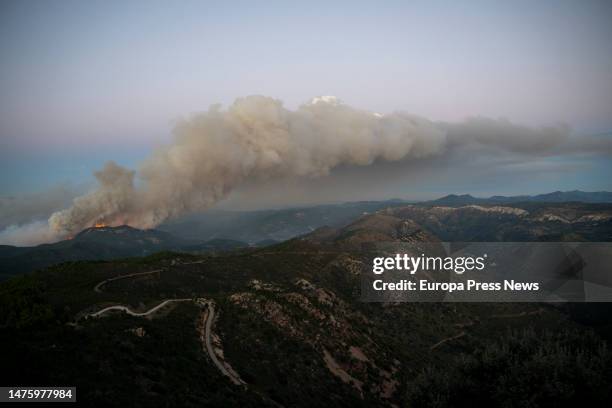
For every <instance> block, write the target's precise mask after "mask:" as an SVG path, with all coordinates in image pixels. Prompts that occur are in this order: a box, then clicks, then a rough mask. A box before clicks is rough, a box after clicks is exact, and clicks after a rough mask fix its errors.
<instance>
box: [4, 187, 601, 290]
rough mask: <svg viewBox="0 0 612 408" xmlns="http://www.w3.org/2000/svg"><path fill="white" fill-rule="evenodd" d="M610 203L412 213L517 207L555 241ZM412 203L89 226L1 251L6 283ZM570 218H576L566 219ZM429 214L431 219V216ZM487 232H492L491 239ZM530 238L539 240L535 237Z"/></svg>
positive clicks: (256, 237)
mask: <svg viewBox="0 0 612 408" xmlns="http://www.w3.org/2000/svg"><path fill="white" fill-rule="evenodd" d="M568 202H575V203H584V204H576V205H577V206H579V207H580V208H574V207H572V208H566V209H563V208H556V209H554V210H551V209H549V208H548V207H549V206H548V205H547V203H558V204H561V203H568ZM604 203H612V193H609V192H592V193H589V192H583V191H568V192H560V191H557V192H554V193H549V194H540V195H536V196H526V195H525V196H513V197H504V196H493V197H489V198H477V197H473V196H471V195H448V196H446V197H442V198H440V199H437V200H433V201H425V202H421V203H412V205H411V206H410V207H411V208H413V210H411V214H412V216H413V217H415V219H416V218H418V217H419V216H420V215H422V214H421V212H419V211H417V209H419V208H423V209H424V208H427V207H430V206H446V207H462V206H469V205H481V206H485V207H486V206H496V205H497V206H499V205H504V206H512V207H514V208H515V210H512V211H514V212H523V213H524V212H530V213H531V214H532V215H533V216H534V217H536V215H537V217H536V218H537V220H536V219H534V220H531V218H532V217H528V218H529V225H532V223H533V222H537V223H539V224H538V225H539V226H540V228H541V227H542V226H546V225H553V226H554V228H553V229H552V230H551V231H549V232H548V233H549V234H550V237H549V239H559V237H561V235H559V234H561V233H563V234H569V233H571V232H572V231H577V230H576V228H578V226H579V225H583V224H584V222H582V221H581V222H578V223H575V222H574V221H573V218H572V217H573V216H575V215H576V214H578V213H579V214H581V216H584V217H585V218H583V219H584V220H587V221H588V220H590V218H589V217H596V218H597V217H599V218H597V219H593V220H594V221H598V222H600V221H601V220H600V218H601V217H603V218H605V219H606V220H607V219H608V218H609V217H608V212H605V211H608V208H607V207H609V206H607V207H606V208H604V209H601V208H595V207H597V206H605V204H604ZM408 204H410V203H408V202H406V201H402V200H387V201H360V202H351V203H343V204H335V205H318V206H312V207H303V208H290V209H280V210H262V211H242V212H240V211H219V210H212V211H209V212H206V213H202V214H194V215H190V216H188V217H184V218H182V219H179V220H176V221H172V222H167V223H165V224H162V225H160V226H159V228H158V229H151V230H139V229H136V228H132V227H129V226H127V225H124V226H119V227H102V228H88V229H85V230H83V231H82V232H81V233H79V234H78V235H77V236H75V237H74V238H73V239H70V240H65V241H60V242H56V243H53V244H43V245H39V246H36V247H14V246H8V245H0V280H2V279H5V278H8V277H10V276H13V275H15V274H19V273H24V272H29V271H32V270H36V269H40V268H44V267H46V266H49V265H53V264H57V263H60V262H66V261H79V260H108V259H117V258H125V257H134V256H146V255H150V254H152V253H155V252H160V251H178V252H191V253H210V252H219V251H227V250H234V249H239V248H246V247H263V246H267V245H271V244H274V243H277V242H281V241H286V240H289V239H291V238H294V237H297V236H301V235H306V234H309V233H311V232H313V231H315V230H317V229H318V228H321V227H324V226H326V227H331V228H334V229H337V228H342V227H344V226H346V225H348V224H349V223H351V222H353V221H355V220H356V219H358V218H360V217H362V216H364V215H368V214H372V213H376V212H379V211H381V210H385V209H394V208H398V207H405V206H407V205H408ZM536 207H538V208H536ZM566 207H567V206H566ZM602 210H603V211H604V212H605V213H604V214H603V215H601V211H602ZM512 211H511V212H512ZM566 212H570V213H571V214H566ZM474 214H476V215H477V217H476V218H475V219H476V220H477V221H476V223H477V224H478V223H480V222H481V221H482V220H485V218H484V216H483V215H481V214H480V212H476V213H475V212H474V210H473V209H469V208H468V209H466V210H465V211H463V210H462V211H459V212H456V213H453V215H452V217H453V218H460V219H461V221H462V224H461V225H457V227H456V228H455V229H456V230H457V231H459V232H461V233H460V234H459V235H457V234H455V235H452V236H451V235H449V236H445V235H444V234H442V236H444V237H445V239H450V240H452V239H459V238H461V239H469V238H471V236H469V234H468V233H471V232H473V230H474V228H476V227H475V226H474V225H472V224H470V223H471V222H472V221H471V220H472V219H474ZM492 214H493V216H492V217H493V218H491V216H489V218H491V219H492V221H491V222H490V223H489V222H488V221H487V223H486V228H484V227H482V225H480V224H478V227H477V228H476V230H477V231H478V232H479V234H480V235H478V236H479V237H480V238H483V237H485V236H486V237H487V239H491V237H492V236H493V235H492V234H494V233H495V231H497V230H498V229H499V228H500V226H499V220H498V216H499V214H498V212H494V213H492ZM594 214H597V215H594ZM426 215H428V216H431V214H426ZM436 216H437V215H436ZM430 218H431V217H430ZM487 219H488V218H487ZM576 219H578V218H576ZM519 220H520V222H524V221H526V220H523V218H517V219H516V220H515V219H510V220H509V224H508V225H509V227H508V228H510V229H512V230H515V229H517V228H518V227H517V225H515V224H516V223H517V222H519ZM418 222H420V223H423V224H422V225H425V226H427V227H428V228H430V229H431V230H433V231H436V233H440V231H441V230H440V229H439V228H434V226H433V225H429V224H428V223H427V222H425V221H424V220H419V221H418ZM449 222H450V219H448V218H443V219H441V220H440V221H439V223H440V224H441V225H442V224H447V223H449ZM483 222H484V221H483ZM559 223H561V224H559ZM557 224H558V225H557ZM562 225H563V226H564V227H563V229H562V230H561V229H559V228H558V226H562ZM581 228H582V227H581ZM485 230H486V234H484V231H485ZM519 230H520V229H519ZM521 231H522V230H521ZM466 234H468V235H466ZM555 234H556V235H555ZM587 235H588V234H587ZM509 236H512V237H513V238H517V237H518V238H521V237H522V236H520V234H519V235H516V234H515V235H508V236H507V237H509ZM530 239H538V238H533V237H532V238H530Z"/></svg>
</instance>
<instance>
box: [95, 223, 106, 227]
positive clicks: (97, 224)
mask: <svg viewBox="0 0 612 408" xmlns="http://www.w3.org/2000/svg"><path fill="white" fill-rule="evenodd" d="M94 227H95V228H104V227H106V224H105V223H103V222H102V221H98V222H96V223H95V225H94Z"/></svg>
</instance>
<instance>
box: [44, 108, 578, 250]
mask: <svg viewBox="0 0 612 408" xmlns="http://www.w3.org/2000/svg"><path fill="white" fill-rule="evenodd" d="M568 137H569V129H568V128H567V127H566V126H562V125H560V126H554V127H545V128H539V129H533V128H528V127H523V126H517V125H514V124H512V123H510V122H509V121H507V120H503V119H500V120H493V119H486V118H474V119H469V120H467V121H465V122H462V123H458V124H448V123H435V122H432V121H430V120H428V119H425V118H422V117H419V116H415V115H411V114H407V113H403V112H395V113H391V114H385V115H382V114H378V113H373V112H368V111H365V110H360V109H355V108H352V107H350V106H348V105H346V104H343V103H341V102H340V101H339V100H338V99H336V98H334V97H319V98H315V99H313V100H312V101H311V102H309V103H307V104H304V105H302V106H300V107H299V108H298V109H296V110H288V109H286V108H284V107H283V104H282V102H281V101H279V100H276V99H273V98H269V97H264V96H249V97H246V98H240V99H237V100H236V101H235V102H234V103H233V104H232V105H231V106H229V107H228V108H227V109H226V110H223V109H222V108H221V106H219V105H214V106H212V107H211V108H210V109H209V110H208V111H206V112H203V113H200V114H197V115H194V116H192V117H191V118H189V119H186V120H183V121H181V122H180V123H178V124H177V126H176V128H175V130H174V142H173V143H172V144H171V145H169V146H166V147H163V148H160V149H158V150H157V151H156V152H155V153H154V154H153V156H152V157H151V158H149V159H148V160H146V161H145V162H144V163H142V165H141V167H140V168H139V170H138V171H137V172H135V171H132V170H129V169H126V168H123V167H121V166H119V165H117V164H115V163H113V162H109V163H107V164H106V166H105V167H104V168H103V169H102V170H100V171H98V172H96V173H95V176H96V179H97V181H98V185H99V186H98V188H97V189H96V190H94V191H92V192H90V193H88V194H86V195H83V196H81V197H78V198H76V199H75V200H74V202H73V203H72V206H71V207H70V208H68V209H65V210H61V211H58V212H56V213H54V214H53V215H52V216H51V217H50V218H49V220H48V231H47V232H45V233H44V234H43V233H41V237H43V239H44V240H47V241H48V240H49V237H50V236H52V237H53V239H55V240H57V239H61V238H65V237H69V236H71V235H74V234H75V233H78V232H79V231H81V230H82V229H84V228H87V227H90V226H92V225H94V224H96V223H103V224H107V225H121V224H129V225H132V226H134V227H138V228H152V227H155V226H157V225H159V224H160V223H161V222H163V221H165V220H167V219H171V218H175V217H178V216H181V215H184V214H186V213H190V212H194V211H201V210H205V209H207V208H210V207H211V206H213V205H214V204H215V203H217V202H218V201H220V200H222V199H224V198H226V197H227V196H228V195H229V194H230V192H232V191H233V190H234V189H236V188H238V187H241V186H244V185H248V184H249V183H251V182H255V181H261V180H271V179H272V180H274V179H280V178H286V177H297V178H303V177H306V178H316V177H322V176H325V175H327V174H329V173H330V171H332V169H334V168H336V167H338V166H367V165H371V164H372V163H374V162H375V161H398V160H424V159H427V158H428V157H432V156H438V155H441V154H443V153H445V152H447V151H448V150H452V149H454V148H456V147H457V146H471V145H481V146H486V147H487V148H496V149H500V150H505V151H510V152H520V153H527V154H543V153H544V152H546V151H548V150H551V149H554V148H556V147H557V146H558V145H560V144H563V143H564V142H565V141H566V140H567V139H568Z"/></svg>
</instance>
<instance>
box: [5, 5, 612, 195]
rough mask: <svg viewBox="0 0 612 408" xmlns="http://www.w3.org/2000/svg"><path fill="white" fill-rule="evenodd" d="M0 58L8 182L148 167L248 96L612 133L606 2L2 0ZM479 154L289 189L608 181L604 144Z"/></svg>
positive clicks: (543, 188) (24, 186) (611, 15)
mask: <svg viewBox="0 0 612 408" xmlns="http://www.w3.org/2000/svg"><path fill="white" fill-rule="evenodd" d="M330 3H331V4H330ZM0 55H1V57H0V149H1V150H0V195H3V196H6V195H12V194H22V193H29V192H36V191H41V190H45V189H50V188H54V187H55V186H57V185H59V184H68V185H70V186H73V187H76V188H77V189H78V188H79V186H82V185H87V184H88V183H91V182H92V180H93V178H92V176H91V174H92V172H93V171H94V170H96V169H99V168H100V167H102V165H103V164H104V162H105V161H107V160H115V161H116V162H118V163H120V164H122V165H126V166H128V167H130V168H137V166H138V163H139V162H140V161H141V160H142V159H144V158H145V157H147V156H148V155H149V154H150V152H151V151H152V150H153V149H154V148H155V147H156V146H159V145H161V144H164V143H167V142H169V141H170V140H171V133H172V128H173V125H174V123H175V122H176V120H177V119H178V118H181V117H185V116H189V115H190V114H191V113H193V112H198V111H204V110H207V109H208V107H209V106H210V105H211V104H215V103H222V104H223V105H225V106H227V105H229V104H231V103H232V102H233V101H234V100H235V99H236V98H238V97H243V96H247V95H253V94H260V95H267V96H272V97H274V98H277V99H280V100H282V101H283V102H284V105H285V106H286V107H287V108H289V109H296V108H297V107H298V106H299V105H301V104H303V103H306V102H308V101H309V100H310V99H311V98H313V97H315V96H318V95H335V96H337V97H338V98H340V99H341V100H342V101H344V102H346V103H347V104H348V105H351V106H354V107H357V108H360V109H364V110H369V111H372V112H381V113H391V112H394V111H405V112H410V113H414V114H417V115H421V116H424V117H426V118H429V119H430V120H432V121H443V122H459V121H461V120H463V119H465V118H466V117H472V116H484V117H490V118H500V117H504V118H508V119H509V120H511V121H512V122H514V123H519V124H523V125H527V126H535V127H538V126H544V125H555V124H558V123H560V122H561V123H565V124H568V125H569V126H571V129H572V131H571V132H572V134H573V135H574V136H575V137H578V138H579V137H583V136H596V137H598V138H602V139H607V140H609V139H610V133H611V130H612V3H610V2H609V1H537V2H533V1H512V2H495V1H482V2H480V1H473V2H469V4H458V3H457V2H453V1H433V2H432V1H424V2H413V1H401V2H390V1H384V2H372V1H369V2H363V3H359V4H357V2H355V1H351V2H328V1H324V2H323V1H322V2H319V1H311V2H299V3H298V2H295V3H294V2H265V4H263V2H262V4H259V2H235V1H231V2H206V1H179V2H157V1H3V2H1V3H0ZM479 160H480V159H479V158H475V159H474V160H472V163H469V164H466V165H465V166H462V165H461V164H459V161H455V162H454V163H453V164H452V165H453V166H456V167H454V168H453V170H450V168H445V167H444V163H442V164H441V165H440V166H438V167H437V168H436V169H435V171H434V170H432V171H431V172H430V173H428V174H429V177H428V178H427V179H423V178H420V177H418V176H416V175H415V174H414V173H411V174H409V175H408V174H404V173H402V171H406V172H408V170H406V167H405V166H402V165H401V164H397V165H396V166H395V167H392V168H391V170H390V171H392V172H393V174H394V176H393V177H386V178H388V179H389V183H388V184H385V185H381V183H380V182H379V180H380V174H381V173H380V172H381V171H382V170H380V169H377V170H376V171H371V172H367V171H365V170H363V169H362V170H358V176H359V183H360V184H359V186H360V187H362V188H360V189H352V190H351V189H345V190H344V191H345V194H340V195H337V196H334V195H333V193H334V192H337V191H339V190H338V183H340V184H342V185H345V184H346V181H347V180H349V179H350V177H351V176H349V175H346V174H344V175H343V172H344V173H347V172H348V173H350V170H342V169H341V170H340V171H339V172H338V174H337V175H335V178H334V177H332V178H331V179H329V180H324V181H323V180H321V181H316V182H313V181H308V182H306V183H305V184H304V186H301V187H294V188H296V189H299V188H303V190H302V193H301V196H300V193H296V194H297V195H298V196H300V197H301V198H298V199H296V202H300V201H314V200H316V197H319V196H320V197H321V200H322V201H325V200H326V199H327V200H329V199H360V198H373V197H379V198H380V199H384V198H389V197H404V198H421V197H428V196H436V195H440V194H441V193H451V192H469V193H473V194H477V195H478V194H485V195H486V194H498V193H500V194H517V193H537V192H548V191H552V190H559V189H561V190H568V189H582V190H605V189H608V190H611V189H612V182H611V181H610V178H609V175H610V174H611V171H610V170H612V167H611V166H610V157H609V155H607V154H602V155H597V154H595V153H593V152H589V153H581V154H578V155H576V154H572V155H567V156H566V155H560V156H559V155H558V156H555V157H545V158H541V159H538V160H537V161H532V162H530V163H528V164H522V163H519V164H514V166H515V167H503V166H501V165H496V164H490V163H489V164H487V166H488V165H491V168H490V171H487V170H486V169H487V167H486V166H484V165H483V166H482V167H477V166H476V164H477V163H478V162H479ZM468 161H471V160H468ZM483 162H486V160H483ZM487 163H488V162H487ZM448 165H449V166H450V165H451V164H450V163H449V164H448ZM508 165H509V164H508V163H505V164H504V166H508ZM382 167H383V168H384V167H385V166H382ZM387 167H388V166H387ZM359 172H361V173H359ZM362 173H363V174H362ZM451 173H452V174H451ZM343 177H344V178H343ZM369 179H371V183H370V184H368V180H369ZM368 186H369V187H368ZM327 193H329V195H326V194H327ZM306 196H308V197H315V198H314V199H313V198H309V200H306V199H305V198H304V197H306ZM257 202H258V201H257V200H253V203H254V205H258V204H256V203H257ZM271 204H273V203H269V202H266V201H265V200H264V201H262V202H261V205H262V206H265V205H271Z"/></svg>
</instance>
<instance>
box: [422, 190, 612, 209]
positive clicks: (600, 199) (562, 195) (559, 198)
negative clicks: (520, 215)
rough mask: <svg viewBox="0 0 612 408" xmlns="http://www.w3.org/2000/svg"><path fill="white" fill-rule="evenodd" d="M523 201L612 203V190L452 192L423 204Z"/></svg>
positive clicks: (455, 204) (454, 204)
mask: <svg viewBox="0 0 612 408" xmlns="http://www.w3.org/2000/svg"><path fill="white" fill-rule="evenodd" d="M521 202H525V203H527V202H538V203H569V202H578V203H612V192H609V191H594V192H587V191H580V190H574V191H555V192H552V193H547V194H538V195H533V196H530V195H519V196H500V195H496V196H491V197H488V198H479V197H474V196H472V195H470V194H462V195H455V194H450V195H447V196H445V197H442V198H438V199H437V200H431V201H425V202H423V203H422V204H431V205H447V206H457V205H469V204H512V203H521Z"/></svg>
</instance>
